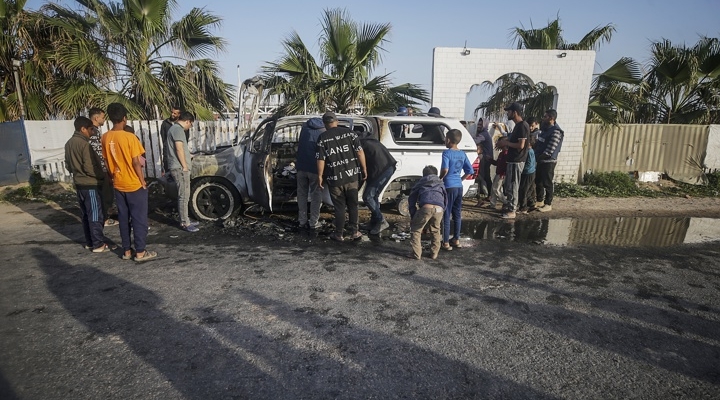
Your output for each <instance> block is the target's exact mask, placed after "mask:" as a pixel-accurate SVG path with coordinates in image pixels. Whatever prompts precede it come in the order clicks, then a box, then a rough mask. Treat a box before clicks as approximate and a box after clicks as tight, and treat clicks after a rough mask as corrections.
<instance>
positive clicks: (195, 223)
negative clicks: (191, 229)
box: [188, 220, 200, 226]
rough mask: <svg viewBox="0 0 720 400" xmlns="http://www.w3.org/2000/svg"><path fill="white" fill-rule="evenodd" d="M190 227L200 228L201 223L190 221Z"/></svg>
mask: <svg viewBox="0 0 720 400" xmlns="http://www.w3.org/2000/svg"><path fill="white" fill-rule="evenodd" d="M188 225H189V226H200V221H192V220H191V221H190V223H189V224H188Z"/></svg>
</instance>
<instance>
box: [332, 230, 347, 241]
mask: <svg viewBox="0 0 720 400" xmlns="http://www.w3.org/2000/svg"><path fill="white" fill-rule="evenodd" d="M330 239H331V240H334V241H336V242H342V241H344V240H345V239H344V238H343V236H342V234H337V233H334V232H333V233H331V234H330Z"/></svg>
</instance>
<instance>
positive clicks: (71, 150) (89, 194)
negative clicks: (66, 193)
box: [65, 117, 110, 253]
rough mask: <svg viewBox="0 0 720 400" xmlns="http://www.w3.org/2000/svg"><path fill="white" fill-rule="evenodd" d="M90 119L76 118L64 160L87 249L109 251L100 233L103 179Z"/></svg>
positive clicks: (66, 145)
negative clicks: (78, 205) (72, 187)
mask: <svg viewBox="0 0 720 400" xmlns="http://www.w3.org/2000/svg"><path fill="white" fill-rule="evenodd" d="M93 129H94V126H93V123H92V121H90V119H89V118H86V117H78V118H76V119H75V133H73V135H72V137H71V138H70V140H68V141H67V143H66V144H65V163H66V164H67V167H68V171H70V173H71V174H72V176H73V183H74V184H75V192H76V193H77V199H78V203H79V204H80V212H81V214H82V225H83V232H84V233H85V243H86V246H85V247H86V248H87V249H92V251H93V253H102V252H105V251H109V250H110V248H109V247H108V246H107V245H106V244H105V242H104V240H105V235H104V234H103V225H104V222H105V220H104V218H103V217H104V214H103V209H102V196H101V193H100V191H101V188H102V185H103V183H104V180H105V175H106V173H105V171H103V167H102V163H101V161H100V157H98V155H97V153H95V151H93V149H92V147H91V146H90V135H92V133H93Z"/></svg>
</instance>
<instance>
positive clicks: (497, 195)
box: [475, 103, 564, 219]
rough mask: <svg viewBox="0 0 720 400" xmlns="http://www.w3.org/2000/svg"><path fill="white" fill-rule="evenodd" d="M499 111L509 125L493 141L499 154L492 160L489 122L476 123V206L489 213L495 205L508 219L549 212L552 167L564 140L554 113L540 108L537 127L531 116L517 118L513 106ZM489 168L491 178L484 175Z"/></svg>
mask: <svg viewBox="0 0 720 400" xmlns="http://www.w3.org/2000/svg"><path fill="white" fill-rule="evenodd" d="M505 111H506V112H507V117H508V120H509V121H513V122H514V123H515V126H514V128H513V130H512V132H510V133H509V134H507V133H506V132H505V133H504V135H503V137H502V138H500V139H498V141H497V142H496V143H495V146H494V147H495V148H496V149H498V150H499V154H498V157H497V158H495V157H494V152H493V140H492V137H491V136H490V134H489V132H488V127H489V123H487V122H486V121H484V119H480V120H479V121H478V124H477V128H476V139H475V141H476V143H477V152H478V157H479V158H480V170H479V173H478V176H477V178H476V182H477V183H478V189H479V190H480V196H481V197H482V198H481V200H480V201H479V202H478V204H477V206H478V207H488V208H490V209H492V210H495V209H496V207H497V203H498V202H500V203H502V218H505V219H513V218H515V217H516V216H517V213H528V212H531V211H536V210H537V211H540V212H547V211H551V210H552V201H553V193H554V184H553V179H554V177H555V166H556V165H557V157H558V154H559V153H560V149H561V148H562V143H563V139H564V132H563V130H562V129H561V128H560V126H559V125H558V124H557V122H556V121H557V111H555V110H554V109H548V110H546V111H545V113H544V114H543V116H542V118H541V120H540V123H539V124H538V122H537V119H535V118H534V117H528V118H526V119H523V109H522V106H521V105H520V104H519V103H512V104H510V105H508V106H507V107H506V108H505ZM490 165H495V167H496V169H495V177H494V178H491V177H490Z"/></svg>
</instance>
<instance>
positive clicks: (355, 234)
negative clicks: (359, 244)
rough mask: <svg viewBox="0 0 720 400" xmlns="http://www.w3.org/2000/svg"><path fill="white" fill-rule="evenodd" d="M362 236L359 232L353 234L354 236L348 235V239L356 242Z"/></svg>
mask: <svg viewBox="0 0 720 400" xmlns="http://www.w3.org/2000/svg"><path fill="white" fill-rule="evenodd" d="M362 236H363V234H362V233H361V232H360V231H357V232H355V233H354V234H352V235H350V237H349V238H348V239H350V240H358V239H360V238H361V237H362Z"/></svg>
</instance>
